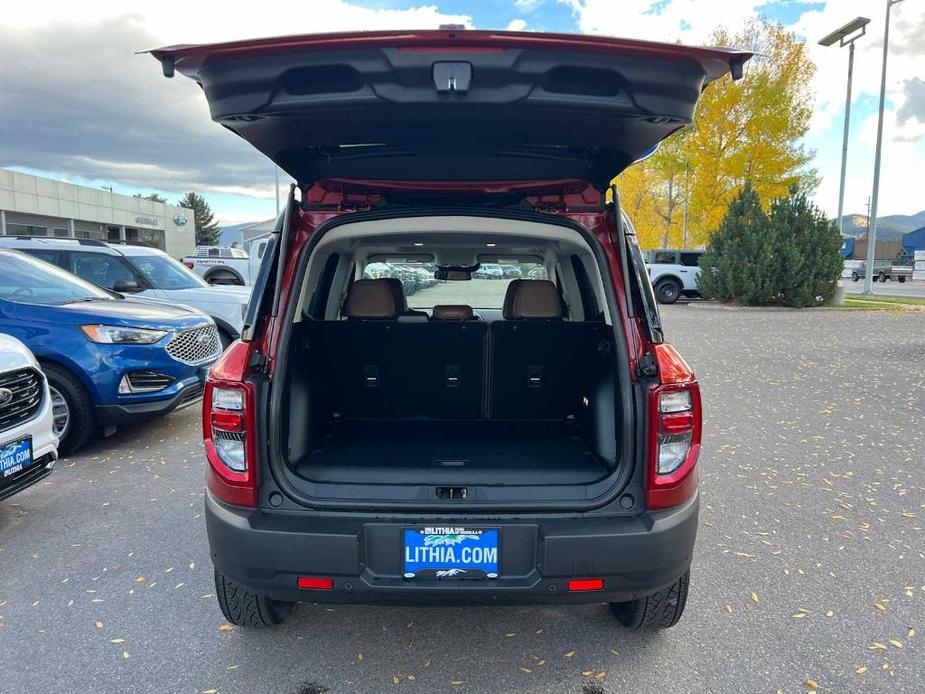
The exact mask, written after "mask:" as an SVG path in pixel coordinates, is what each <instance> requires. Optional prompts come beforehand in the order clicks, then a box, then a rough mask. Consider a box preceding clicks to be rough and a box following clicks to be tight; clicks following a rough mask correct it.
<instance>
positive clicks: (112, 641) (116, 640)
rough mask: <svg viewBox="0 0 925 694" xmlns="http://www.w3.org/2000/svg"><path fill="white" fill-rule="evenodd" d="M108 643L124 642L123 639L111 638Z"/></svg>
mask: <svg viewBox="0 0 925 694" xmlns="http://www.w3.org/2000/svg"><path fill="white" fill-rule="evenodd" d="M109 643H125V639H112V640H110V642H109Z"/></svg>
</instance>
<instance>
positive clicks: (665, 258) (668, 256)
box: [649, 251, 678, 265]
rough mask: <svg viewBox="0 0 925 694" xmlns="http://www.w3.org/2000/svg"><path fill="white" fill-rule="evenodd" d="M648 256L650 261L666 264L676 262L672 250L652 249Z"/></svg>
mask: <svg viewBox="0 0 925 694" xmlns="http://www.w3.org/2000/svg"><path fill="white" fill-rule="evenodd" d="M650 258H651V260H650V261H649V262H650V263H664V264H667V265H674V264H675V263H677V262H678V260H677V256H676V255H675V252H674V251H652V252H651V255H650Z"/></svg>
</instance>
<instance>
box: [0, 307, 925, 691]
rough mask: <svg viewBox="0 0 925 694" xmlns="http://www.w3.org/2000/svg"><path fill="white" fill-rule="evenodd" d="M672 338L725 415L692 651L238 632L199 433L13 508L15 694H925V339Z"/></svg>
mask: <svg viewBox="0 0 925 694" xmlns="http://www.w3.org/2000/svg"><path fill="white" fill-rule="evenodd" d="M664 319H665V323H666V326H667V333H668V336H669V337H670V339H671V341H672V342H674V343H675V344H676V345H677V346H678V347H679V348H680V349H681V351H682V352H683V353H684V354H685V356H686V357H687V359H688V360H689V361H690V363H691V364H692V365H693V366H694V368H695V369H696V371H697V372H698V374H699V376H700V378H701V381H702V384H703V400H704V407H705V410H706V417H705V426H704V435H705V439H704V448H703V454H702V457H701V463H700V470H701V490H702V502H703V506H702V512H701V528H700V534H699V537H698V542H697V550H696V557H695V561H694V567H693V573H692V583H691V593H690V599H689V602H688V606H687V613H686V614H685V616H684V618H683V619H682V621H681V622H680V624H679V625H678V626H677V627H675V628H673V629H671V630H669V631H667V632H662V633H656V634H644V635H638V634H630V633H627V632H626V631H624V630H623V629H622V628H621V627H620V626H619V625H618V624H617V623H616V622H615V621H614V619H613V618H612V617H611V615H610V613H609V611H608V610H607V608H606V607H604V606H602V605H590V606H584V607H569V608H564V607H563V608H555V607H520V608H488V607H485V608H457V607H454V608H417V607H403V608H402V607H362V606H356V607H353V606H349V607H341V606H338V607H323V606H313V605H301V606H300V607H299V608H298V609H297V610H296V611H295V613H294V614H293V615H292V616H291V617H290V619H289V621H288V622H286V624H284V625H283V626H281V627H280V628H277V629H275V630H268V631H253V630H247V629H240V628H229V626H228V625H225V622H224V620H223V618H222V615H221V613H220V612H219V609H218V606H217V604H216V602H215V597H214V594H213V593H214V588H213V584H212V569H211V565H210V563H209V555H208V548H207V545H206V538H205V530H204V527H203V517H202V487H203V459H202V454H201V452H200V442H199V435H198V429H199V421H198V418H197V413H196V412H194V411H185V412H181V413H176V414H174V415H171V416H170V417H168V418H166V419H165V420H163V421H160V422H157V423H154V424H151V425H149V426H146V427H144V428H135V429H131V430H126V431H122V432H120V433H118V434H116V435H115V436H113V437H111V438H109V439H107V440H105V441H103V442H101V443H99V444H97V445H95V446H93V447H91V448H88V449H87V450H85V451H84V452H83V453H82V454H80V455H77V456H75V457H72V458H70V459H68V460H64V461H62V462H61V464H60V466H59V469H57V470H56V472H55V473H54V474H53V475H52V476H51V477H50V478H48V480H47V481H46V482H45V483H44V484H41V485H39V486H37V487H35V488H33V489H31V490H29V491H27V492H25V493H23V494H21V495H19V496H17V497H14V498H13V499H11V500H8V501H6V502H3V503H0V615H2V617H0V692H10V693H16V694H19V693H20V692H56V693H59V692H80V693H81V694H91V693H94V692H107V693H108V692H121V691H135V692H190V693H193V692H199V693H202V692H223V693H224V692H246V693H263V692H267V693H279V694H319V693H321V692H331V693H334V692H390V691H395V692H400V691H407V692H413V691H420V692H428V694H430V693H432V692H530V693H534V692H536V693H541V692H548V693H550V694H571V693H575V694H601V692H607V693H610V694H615V693H616V692H624V691H633V692H659V693H670V692H768V693H772V692H777V691H781V692H806V691H810V690H812V689H815V688H817V689H818V691H820V692H891V693H895V692H916V693H918V692H922V691H923V682H925V644H923V640H925V534H923V522H925V466H923V460H925V425H923V422H925V317H923V316H921V315H920V314H904V313H895V312H868V311H851V310H821V311H804V312H793V311H760V310H729V309H724V308H721V307H715V306H711V305H709V304H690V305H678V306H673V307H668V308H667V309H666V310H665V311H664ZM862 338H863V339H862Z"/></svg>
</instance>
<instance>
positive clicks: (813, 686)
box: [803, 680, 819, 691]
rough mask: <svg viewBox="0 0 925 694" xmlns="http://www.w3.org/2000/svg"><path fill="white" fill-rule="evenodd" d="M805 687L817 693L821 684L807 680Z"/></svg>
mask: <svg viewBox="0 0 925 694" xmlns="http://www.w3.org/2000/svg"><path fill="white" fill-rule="evenodd" d="M803 686H804V687H806V688H807V689H812V690H813V691H815V690H816V689H819V683H818V682H817V681H816V680H806V681H805V682H804V683H803Z"/></svg>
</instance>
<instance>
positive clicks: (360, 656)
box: [357, 651, 363, 660]
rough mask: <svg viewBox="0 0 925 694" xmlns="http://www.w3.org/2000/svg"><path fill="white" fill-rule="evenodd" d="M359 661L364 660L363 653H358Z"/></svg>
mask: <svg viewBox="0 0 925 694" xmlns="http://www.w3.org/2000/svg"><path fill="white" fill-rule="evenodd" d="M357 660H363V652H362V651H361V652H359V653H357Z"/></svg>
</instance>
